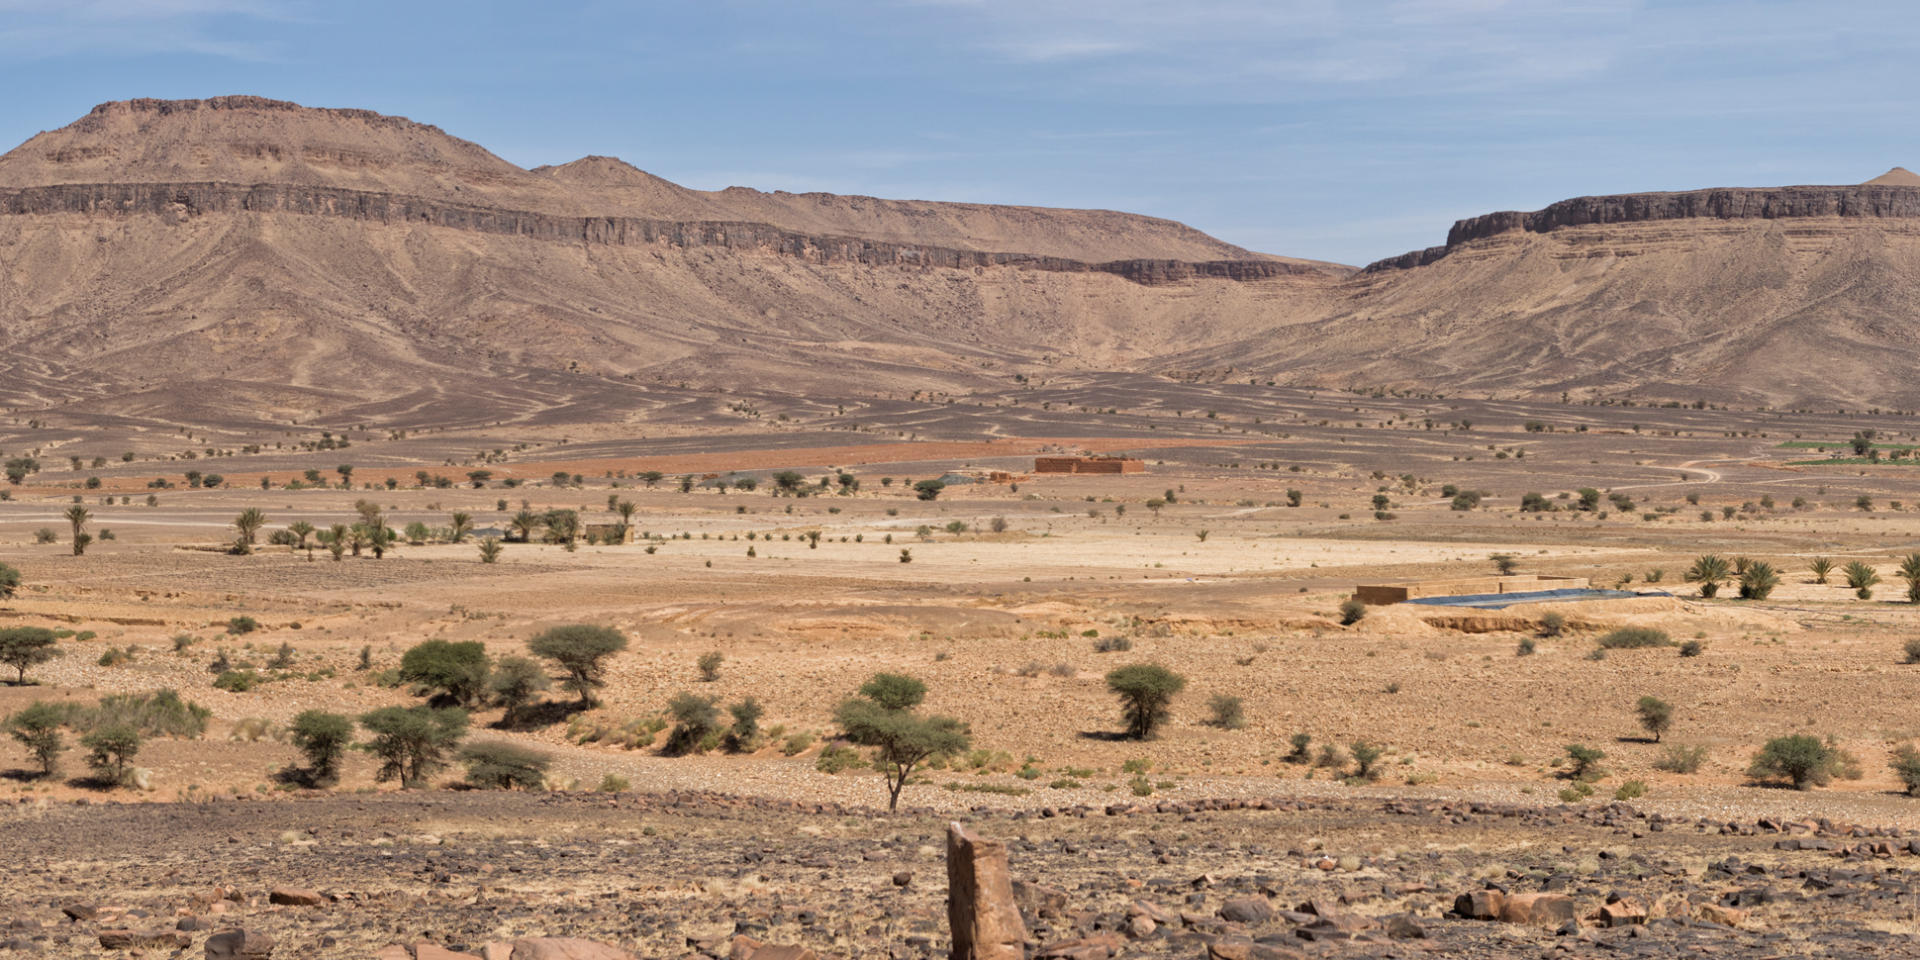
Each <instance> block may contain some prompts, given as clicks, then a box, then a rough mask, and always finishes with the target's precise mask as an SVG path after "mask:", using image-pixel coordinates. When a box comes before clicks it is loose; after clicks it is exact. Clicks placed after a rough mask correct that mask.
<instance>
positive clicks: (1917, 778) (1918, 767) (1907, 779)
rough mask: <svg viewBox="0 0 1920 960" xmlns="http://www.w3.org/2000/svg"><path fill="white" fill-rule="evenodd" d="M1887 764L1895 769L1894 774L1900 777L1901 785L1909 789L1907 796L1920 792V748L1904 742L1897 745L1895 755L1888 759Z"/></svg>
mask: <svg viewBox="0 0 1920 960" xmlns="http://www.w3.org/2000/svg"><path fill="white" fill-rule="evenodd" d="M1887 766H1888V768H1890V769H1891V770H1893V775H1894V776H1895V777H1898V778H1899V780H1900V786H1901V787H1903V788H1904V789H1905V790H1906V791H1907V796H1910V797H1911V796H1914V795H1916V794H1920V750H1915V749H1914V748H1913V744H1911V743H1903V744H1901V745H1899V746H1898V747H1895V748H1894V750H1893V757H1892V759H1890V760H1888V761H1887Z"/></svg>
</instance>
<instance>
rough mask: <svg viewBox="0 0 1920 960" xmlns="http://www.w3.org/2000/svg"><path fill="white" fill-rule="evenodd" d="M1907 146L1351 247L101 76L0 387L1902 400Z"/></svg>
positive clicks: (358, 403)
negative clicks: (1858, 181)
mask: <svg viewBox="0 0 1920 960" xmlns="http://www.w3.org/2000/svg"><path fill="white" fill-rule="evenodd" d="M1902 173H1903V171H1900V170H1899V169H1897V168H1896V170H1895V171H1893V172H1890V173H1889V174H1888V175H1887V176H1885V177H1881V178H1877V179H1876V180H1875V181H1873V182H1871V183H1868V184H1864V185H1860V186H1855V187H1786V188H1776V189H1766V190H1759V189H1752V190H1712V191H1694V192H1688V193H1671V194H1636V195H1630V196H1621V197H1589V198H1581V199H1577V200H1569V201H1565V202H1562V203H1559V204H1554V205H1552V206H1550V207H1548V208H1546V209H1544V210H1541V211H1538V212H1535V213H1531V214H1519V213H1499V214H1490V215H1487V216H1484V217H1478V218H1473V219H1470V220H1464V221H1461V223H1459V224H1457V225H1456V226H1455V228H1454V230H1453V231H1452V234H1451V235H1450V239H1449V242H1448V244H1447V245H1446V246H1445V247H1438V248H1434V249H1433V250H1430V251H1425V252H1422V253H1416V254H1409V255H1407V256H1406V257H1402V258H1397V259H1396V260H1393V261H1383V262H1382V263H1380V264H1375V265H1374V267H1372V268H1370V269H1369V270H1367V271H1365V272H1360V273H1350V271H1348V270H1347V269H1346V268H1342V267H1338V266H1336V265H1331V264H1325V263H1319V262H1315V261H1310V260H1298V259H1288V258H1283V257H1275V256H1270V255H1266V254H1258V253H1251V252H1249V251H1246V250H1244V249H1241V248H1239V247H1236V246H1233V245H1232V244H1228V243H1224V242H1222V241H1218V240H1215V239H1213V238H1211V237H1208V236H1206V235H1204V234H1201V233H1199V232H1197V231H1195V230H1193V229H1191V228H1189V227H1186V226H1183V225H1181V224H1177V223H1172V222H1170V221H1165V220H1159V219H1155V218H1152V217H1144V216H1138V215H1134V214H1123V213H1115V212H1111V211H1086V210H1048V209H1040V208H1030V207H1007V206H990V205H980V204H951V203H935V202H925V201H896V200H880V199H875V198H870V197H853V196H833V195H826V194H788V193H778V192H776V193H763V192H759V191H755V190H751V189H747V188H741V187H735V188H729V189H726V190H720V191H696V190H689V189H686V188H684V187H680V186H678V185H675V184H672V183H670V182H668V181H665V180H662V179H660V178H658V177H654V176H651V175H649V174H647V173H645V172H643V171H641V170H639V169H636V168H634V167H632V166H630V165H628V164H626V163H624V162H622V161H620V160H616V159H613V158H607V157H587V158H583V159H581V160H577V161H574V162H572V163H567V164H563V165H559V166H553V167H540V168H536V169H533V170H523V169H521V168H519V167H516V166H514V165H512V164H510V163H507V162H506V161H504V160H501V159H500V158H498V157H495V156H493V155H492V154H490V153H488V152H487V151H486V150H484V149H483V148H481V147H479V146H478V145H475V144H473V143H470V142H467V141H464V140H460V139H458V138H455V137H452V136H449V135H447V134H446V133H443V132H442V131H440V130H438V129H437V128H434V127H431V126H427V125H424V124H420V123H415V122H413V121H410V120H405V119H402V118H396V117H386V116H381V115H379V114H375V113H371V112H369V111H363V110H329V109H312V108H306V107H299V106H296V105H293V104H288V103H282V102H278V101H270V100H263V99H260V98H254V97H224V98H215V99H210V100H193V101H157V100H135V101H125V102H116V103H108V104H102V105H101V106H99V107H97V108H95V109H94V110H93V111H92V112H90V113H89V114H87V115H86V116H85V117H82V118H81V119H80V120H78V121H76V122H75V123H73V124H71V125H69V126H67V127H64V128H62V129H59V130H55V131H50V132H47V133H43V134H40V135H38V136H36V137H34V138H32V139H31V140H29V141H27V142H26V143H25V144H22V145H21V146H19V147H18V148H16V149H15V150H13V151H11V152H9V153H7V154H5V155H4V156H0V345H3V346H4V348H5V350H4V357H3V358H0V391H5V395H4V397H0V399H4V400H5V402H7V403H8V404H10V405H12V406H16V407H21V408H29V409H53V408H60V407H66V408H68V409H71V410H73V411H74V412H76V413H78V412H85V413H87V414H89V415H95V414H109V415H124V414H134V415H149V414H152V413H155V412H163V413H164V412H165V411H168V410H174V411H179V410H183V409H188V408H190V407H192V406H193V405H195V404H198V403H203V402H205V400H204V399H203V398H206V397H208V396H210V395H211V394H213V393H218V395H220V396H221V397H223V398H224V402H225V403H226V404H227V405H228V406H229V407H230V408H239V409H247V410H251V411H254V412H255V414H256V416H258V417H259V418H260V419H262V420H265V421H267V422H281V423H286V422H289V421H296V420H312V419H314V418H318V417H343V416H344V417H351V418H352V419H353V421H355V422H358V421H363V420H368V419H371V420H372V421H375V422H380V421H381V418H382V417H387V416H392V415H393V413H394V412H395V411H405V410H420V409H423V408H427V407H431V408H433V409H434V410H436V411H438V413H437V414H436V417H437V419H440V420H443V421H444V420H445V419H446V418H447V417H448V416H449V414H447V413H445V411H448V410H454V409H464V410H466V411H468V412H469V415H471V416H473V417H475V418H493V419H498V418H501V417H506V416H514V415H517V414H519V413H520V412H523V411H526V410H529V409H543V408H544V409H551V408H566V407H572V408H575V409H576V411H577V413H576V414H575V415H576V416H587V415H588V414H587V411H589V410H599V409H602V408H604V406H605V404H606V402H607V400H608V398H613V397H625V398H626V399H625V401H624V402H626V403H628V404H642V405H644V404H646V403H649V402H651V400H650V398H649V397H648V394H649V392H650V391H655V390H658V389H660V388H662V387H663V386H664V387H677V386H679V385H682V384H685V385H692V386H698V387H707V388H714V389H721V390H737V389H739V388H741V387H743V386H747V385H753V386H754V387H755V388H756V389H759V390H770V391H771V392H779V393H785V394H788V395H793V396H806V395H812V396H831V397H834V398H836V399H854V398H873V397H878V396H887V395H903V394H908V393H912V392H914V391H917V390H924V389H934V390H940V391H946V392H949V393H960V394H964V393H969V392H975V391H980V390H983V389H993V388H995V387H997V386H999V385H1004V384H1006V383H1007V382H1009V381H1011V380H1014V379H1016V378H1027V379H1032V378H1035V377H1046V376H1052V375H1057V374H1060V373H1078V372H1095V371H1136V372H1149V373H1161V374H1172V375H1175V376H1179V377H1182V378H1190V379H1213V380H1242V381H1247V380H1251V381H1255V382H1264V381H1269V380H1271V381H1275V382H1280V383H1293V384H1309V385H1327V386H1342V387H1344V386H1362V387H1368V388H1372V387H1391V388H1396V389H1399V388H1404V389H1415V390H1423V391H1433V390H1436V389H1444V390H1446V391H1449V392H1456V393H1457V392H1459V391H1462V390H1468V391H1474V392H1480V393H1511V394H1521V395H1547V396H1557V395H1558V394H1560V393H1562V392H1570V393H1573V394H1577V395H1581V396H1589V395H1592V396H1600V395H1605V396H1621V395H1626V394H1635V393H1637V394H1638V395H1640V396H1643V397H1651V398H1656V399H1678V400H1683V401H1690V400H1694V399H1702V398H1705V399H1720V400H1738V401H1740V402H1747V403H1767V404H1773V405H1798V404H1802V403H1816V402H1817V403H1822V404H1824V403H1831V402H1836V401H1837V402H1842V403H1852V404H1868V405H1872V404H1882V405H1898V404H1900V403H1902V402H1904V401H1906V400H1909V399H1913V397H1910V396H1909V395H1910V394H1911V392H1912V390H1913V388H1912V387H1911V386H1910V385H1909V382H1910V381H1909V380H1908V378H1904V377H1900V376H1897V375H1896V373H1897V371H1899V370H1902V369H1905V368H1907V367H1910V366H1911V363H1912V360H1913V358H1912V357H1911V356H1909V347H1908V345H1907V344H1908V341H1909V340H1910V339H1911V338H1910V337H1908V336H1907V335H1906V332H1905V323H1906V318H1907V317H1908V316H1910V314H1911V310H1912V304H1913V303H1914V302H1915V301H1916V297H1920V294H1916V291H1920V266H1916V257H1917V256H1920V254H1917V253H1916V250H1917V249H1920V248H1916V246H1915V243H1914V239H1915V237H1916V235H1920V234H1916V230H1920V227H1916V224H1920V218H1916V217H1915V216H1914V215H1913V214H1914V213H1915V212H1916V209H1917V208H1920V200H1916V198H1920V187H1915V186H1912V185H1910V184H1909V183H1908V181H1909V180H1911V179H1913V177H1912V175H1911V174H1906V175H1905V176H1904V177H1903V176H1902V175H1901V174H1902ZM1409 334H1411V335H1409ZM1809 356H1819V357H1821V358H1822V362H1821V363H1820V364H1818V365H1809V364H1808V363H1807V362H1806V358H1807V357H1809ZM345 371H351V373H350V374H349V373H345ZM588 397H593V398H594V399H592V400H588V399H587V398H588Z"/></svg>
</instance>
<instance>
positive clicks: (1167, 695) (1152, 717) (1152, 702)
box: [1107, 663, 1187, 740]
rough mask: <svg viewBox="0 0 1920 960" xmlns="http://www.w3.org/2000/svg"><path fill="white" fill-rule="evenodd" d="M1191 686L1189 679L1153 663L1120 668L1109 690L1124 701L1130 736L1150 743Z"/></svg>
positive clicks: (1111, 678) (1110, 678)
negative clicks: (1175, 701)
mask: <svg viewBox="0 0 1920 960" xmlns="http://www.w3.org/2000/svg"><path fill="white" fill-rule="evenodd" d="M1186 685H1187V680H1186V678H1185V677H1182V676H1180V675H1179V674H1177V673H1174V672H1173V671H1171V670H1168V669H1167V668H1166V667H1163V666H1160V665H1159V664H1153V663H1136V664H1132V665H1129V666H1125V667H1119V668H1117V669H1115V670H1113V671H1111V672H1109V673H1108V674H1107V689H1108V690H1110V691H1112V692H1113V694H1114V695H1115V696H1117V697H1119V698H1120V712H1121V716H1122V718H1123V719H1124V720H1125V722H1126V728H1127V736H1129V737H1132V738H1133V739H1135V740H1146V739H1149V738H1151V737H1152V736H1153V734H1154V731H1155V730H1157V729H1158V728H1159V727H1160V725H1161V724H1162V723H1164V722H1166V719H1167V717H1168V716H1169V715H1170V714H1171V712H1172V710H1171V707H1172V704H1173V697H1174V695H1175V694H1177V693H1179V692H1180V691H1181V690H1182V689H1183V688H1185V687H1186Z"/></svg>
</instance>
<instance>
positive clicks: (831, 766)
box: [813, 743, 868, 773]
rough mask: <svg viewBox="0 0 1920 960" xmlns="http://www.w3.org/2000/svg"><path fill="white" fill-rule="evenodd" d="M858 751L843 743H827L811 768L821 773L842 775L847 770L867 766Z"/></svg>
mask: <svg viewBox="0 0 1920 960" xmlns="http://www.w3.org/2000/svg"><path fill="white" fill-rule="evenodd" d="M867 765H868V764H867V761H866V759H865V758H863V757H861V756H860V751H858V750H855V749H854V748H852V747H850V746H847V745H846V744H844V743H829V744H827V745H826V747H825V748H823V749H822V750H821V751H820V756H819V757H817V758H815V759H814V761H813V768H814V769H815V770H818V771H820V772H821V773H842V772H844V771H847V770H853V769H857V768H859V767H864V766H867Z"/></svg>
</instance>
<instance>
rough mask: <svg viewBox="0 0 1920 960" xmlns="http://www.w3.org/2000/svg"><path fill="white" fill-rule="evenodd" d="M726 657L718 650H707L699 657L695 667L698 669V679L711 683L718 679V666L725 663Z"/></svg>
mask: <svg viewBox="0 0 1920 960" xmlns="http://www.w3.org/2000/svg"><path fill="white" fill-rule="evenodd" d="M726 659H727V658H726V655H725V654H722V653H721V652H720V651H718V650H709V651H707V652H706V653H703V654H701V655H700V659H699V660H698V661H696V663H695V665H696V666H698V667H699V668H700V679H701V680H704V681H706V682H707V683H712V682H714V681H715V680H718V679H720V665H721V664H722V663H725V662H726Z"/></svg>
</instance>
